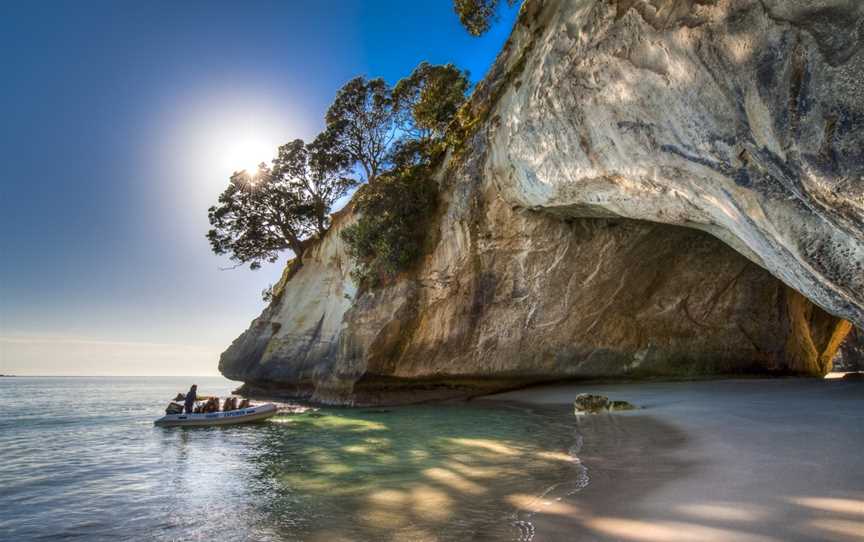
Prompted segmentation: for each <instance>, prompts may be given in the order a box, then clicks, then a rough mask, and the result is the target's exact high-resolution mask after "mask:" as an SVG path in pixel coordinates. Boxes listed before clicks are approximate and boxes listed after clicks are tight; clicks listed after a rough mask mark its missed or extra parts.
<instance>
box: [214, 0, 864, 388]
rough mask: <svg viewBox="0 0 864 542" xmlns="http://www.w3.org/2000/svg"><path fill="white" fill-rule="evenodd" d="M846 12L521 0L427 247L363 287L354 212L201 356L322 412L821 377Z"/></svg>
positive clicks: (858, 68)
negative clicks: (629, 383) (356, 269)
mask: <svg viewBox="0 0 864 542" xmlns="http://www.w3.org/2000/svg"><path fill="white" fill-rule="evenodd" d="M861 6H862V5H861V4H859V2H856V1H854V0H846V1H843V0H823V1H813V2H810V1H804V0H800V1H779V0H761V1H759V0H737V1H731V0H728V1H727V0H716V1H715V0H692V1H683V2H682V1H672V0H669V1H663V0H653V1H650V2H649V1H647V0H619V1H617V2H614V1H613V2H610V1H607V0H571V1H545V2H544V1H540V0H528V2H526V4H525V5H524V6H523V9H522V13H521V14H520V19H519V22H518V23H517V25H516V28H515V29H514V31H513V34H512V36H511V38H510V40H509V41H508V43H507V45H506V46H505V49H504V51H502V53H501V55H500V56H499V58H498V60H497V61H496V64H495V65H494V66H493V68H492V69H491V70H490V73H489V74H488V75H487V77H486V79H485V80H484V82H483V83H482V84H481V85H480V86H479V88H478V89H477V91H476V92H475V95H474V97H473V98H472V104H471V109H472V113H473V115H474V117H475V119H476V123H477V126H478V128H477V129H476V131H475V132H474V133H473V135H472V137H471V139H470V140H469V141H468V142H467V144H466V145H467V146H466V148H465V149H463V150H462V152H460V153H459V154H458V156H452V157H450V158H449V159H448V160H447V161H446V163H445V164H444V165H443V166H442V167H441V168H440V170H439V171H438V174H437V175H438V179H437V180H438V181H439V183H440V185H441V187H442V202H441V205H440V209H439V213H438V216H437V217H436V218H437V220H436V221H435V227H434V231H432V232H430V239H429V242H428V250H427V253H426V255H425V256H424V258H423V260H422V261H421V262H419V263H418V265H417V266H416V267H415V268H414V269H413V270H412V271H411V272H409V273H405V274H404V276H401V277H399V278H398V280H395V281H393V282H392V283H390V284H387V285H385V286H383V287H381V288H376V289H373V290H366V291H362V292H358V291H357V289H356V287H355V285H354V284H353V283H352V281H351V279H350V277H349V273H350V268H351V261H350V259H349V258H348V257H347V256H346V254H345V250H344V246H343V245H342V242H341V239H340V237H339V232H340V231H341V230H342V229H343V228H344V227H345V226H346V225H348V224H350V223H351V222H352V221H353V220H354V219H355V216H354V214H353V211H352V210H351V208H350V207H349V208H348V209H347V210H345V211H343V212H342V213H340V215H339V216H337V217H335V219H334V224H333V227H332V229H331V230H330V232H329V233H328V235H327V236H325V238H324V239H323V240H322V242H321V243H320V244H318V245H317V246H315V247H313V248H310V249H309V250H308V251H307V253H306V254H305V255H304V265H303V266H302V267H301V268H299V269H297V270H294V269H292V270H290V274H291V276H290V280H287V281H286V282H285V284H284V288H282V289H281V292H280V293H279V295H278V296H277V297H276V299H275V300H274V301H273V303H272V304H271V305H270V306H269V307H268V308H267V309H265V311H264V313H263V314H262V315H261V316H260V317H259V318H258V319H256V320H255V321H254V322H253V324H252V326H251V327H250V329H249V330H247V331H246V332H245V333H244V334H243V335H241V337H240V338H238V339H237V340H236V341H235V342H234V344H232V345H231V347H230V348H229V349H228V350H227V351H226V352H225V353H224V354H223V356H222V359H221V362H220V370H221V371H222V372H223V374H225V375H226V376H228V377H230V378H235V379H239V380H243V381H246V382H247V383H249V384H251V385H252V386H255V387H259V388H267V389H269V390H270V391H273V392H278V393H283V394H287V395H300V396H308V397H312V398H313V399H315V400H319V401H330V402H339V403H352V402H384V401H405V400H414V399H418V398H423V397H426V396H442V395H447V394H466V393H477V392H482V391H486V390H491V389H498V388H504V387H511V386H516V385H520V384H523V383H527V382H533V381H542V380H550V379H558V378H564V377H580V376H591V377H598V376H601V377H602V376H624V375H631V376H638V375H653V374H656V375H699V374H716V373H730V372H745V371H757V372H771V371H778V372H799V373H810V374H818V373H820V372H823V371H825V370H827V369H828V368H829V367H830V360H831V359H832V357H833V355H834V352H835V351H836V349H837V348H838V347H839V344H840V343H841V342H842V339H843V336H844V335H845V334H846V333H848V331H849V329H850V328H851V325H850V324H849V323H847V322H845V321H843V320H841V319H840V318H846V319H849V320H851V321H852V322H854V323H856V324H858V325H859V326H860V325H861V324H864V290H862V281H864V279H862V275H861V269H862V263H864V232H862V224H864V221H862V219H864V177H862V175H864V132H862V131H861V130H860V127H861V126H862V122H864V64H862V63H864V53H862V48H861V46H860V45H861V41H860V37H859V36H861V35H862V33H864V8H862V7H861ZM721 240H722V241H721ZM286 278H288V277H286ZM799 292H800V293H799ZM802 294H803V295H802ZM814 303H815V305H814ZM826 311H827V312H826ZM832 315H833V316H832ZM422 392H428V393H427V394H424V393H422Z"/></svg>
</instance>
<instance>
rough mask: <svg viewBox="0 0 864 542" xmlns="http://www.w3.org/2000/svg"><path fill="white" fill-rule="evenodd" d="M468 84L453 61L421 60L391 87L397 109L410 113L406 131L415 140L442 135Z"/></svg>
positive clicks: (465, 77) (459, 104)
mask: <svg viewBox="0 0 864 542" xmlns="http://www.w3.org/2000/svg"><path fill="white" fill-rule="evenodd" d="M469 87H470V83H469V81H468V72H465V71H462V70H460V69H459V68H457V67H456V66H454V65H453V64H446V65H437V66H436V65H433V64H429V63H428V62H421V63H420V64H419V65H418V66H417V67H416V68H414V71H413V72H411V75H409V76H408V77H406V78H404V79H402V80H400V81H399V82H398V83H396V86H395V87H394V88H393V100H394V102H395V105H396V107H397V109H399V110H400V111H404V112H405V113H407V114H409V115H410V119H408V122H407V123H406V125H407V126H406V132H407V133H409V134H410V135H411V136H413V137H415V138H417V139H428V138H432V137H443V136H444V132H445V131H446V130H447V126H448V125H449V124H450V121H451V120H452V119H453V117H454V115H456V111H458V110H459V107H460V106H461V105H462V103H463V102H464V101H465V94H466V93H467V92H468V88H469Z"/></svg>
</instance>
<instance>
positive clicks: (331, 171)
mask: <svg viewBox="0 0 864 542" xmlns="http://www.w3.org/2000/svg"><path fill="white" fill-rule="evenodd" d="M349 165H350V159H349V157H348V156H347V155H346V154H345V153H344V152H342V150H341V149H340V148H339V147H338V146H337V145H335V144H334V143H333V142H332V141H331V139H330V135H329V134H327V133H322V134H320V135H319V136H318V137H317V138H315V141H313V142H312V143H310V144H309V145H306V144H305V143H304V142H303V140H302V139H295V140H294V141H292V142H290V143H286V144H285V145H282V146H281V147H279V152H278V155H277V156H276V158H275V159H274V160H273V170H272V175H273V176H274V177H276V178H278V180H279V181H280V182H282V183H284V184H285V185H286V186H287V187H288V188H289V189H290V190H291V191H292V192H293V193H295V194H297V196H298V197H299V198H300V199H301V200H303V201H304V202H305V203H306V204H307V205H308V206H309V209H310V211H311V213H312V217H311V218H312V220H314V222H315V227H316V229H317V230H318V234H319V235H324V232H326V231H327V227H328V226H329V218H330V208H331V207H332V206H333V203H334V202H335V201H336V200H337V199H339V198H341V197H342V196H344V195H345V194H346V193H347V192H348V190H350V189H351V188H353V187H354V186H356V185H357V181H355V180H354V179H351V178H350V177H347V173H348V167H349Z"/></svg>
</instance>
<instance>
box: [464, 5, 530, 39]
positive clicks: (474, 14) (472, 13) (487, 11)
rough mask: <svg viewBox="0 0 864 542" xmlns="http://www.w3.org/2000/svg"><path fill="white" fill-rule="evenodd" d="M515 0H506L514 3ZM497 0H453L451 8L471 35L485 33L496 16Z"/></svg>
mask: <svg viewBox="0 0 864 542" xmlns="http://www.w3.org/2000/svg"><path fill="white" fill-rule="evenodd" d="M515 3H516V0H507V4H508V5H511V6H512V5H514V4H515ZM498 5H499V0H453V10H454V11H455V12H456V15H458V16H459V21H460V22H461V23H462V26H464V27H465V30H467V31H468V33H469V34H471V35H472V36H481V35H483V34H485V33H486V32H487V31H488V30H489V27H490V26H492V23H494V22H495V21H496V19H497V17H498Z"/></svg>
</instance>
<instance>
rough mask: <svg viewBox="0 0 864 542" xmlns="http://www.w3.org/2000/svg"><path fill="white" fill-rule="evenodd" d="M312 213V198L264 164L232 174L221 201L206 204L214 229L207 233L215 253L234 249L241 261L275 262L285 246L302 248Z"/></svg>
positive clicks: (254, 266) (234, 255)
mask: <svg viewBox="0 0 864 542" xmlns="http://www.w3.org/2000/svg"><path fill="white" fill-rule="evenodd" d="M313 216H314V213H313V209H312V207H311V206H310V205H309V204H308V202H307V201H304V200H303V198H301V197H300V195H299V194H298V193H297V192H296V191H295V190H293V189H292V188H291V187H290V186H288V184H287V183H284V182H281V181H280V180H279V178H278V177H276V176H274V175H272V172H271V170H270V168H269V167H268V166H267V165H266V164H261V165H260V166H259V167H258V171H257V172H256V173H255V174H254V175H253V174H249V173H247V172H246V171H240V172H237V173H234V175H232V176H231V179H230V180H229V182H228V187H227V188H226V189H225V191H224V192H222V194H220V196H219V204H218V205H215V206H213V207H210V209H208V212H207V217H208V219H209V220H210V225H211V226H213V229H211V230H210V231H209V232H208V233H207V239H209V241H210V247H211V248H212V250H213V252H215V253H216V254H230V257H231V260H233V261H236V262H238V264H246V263H249V264H250V267H251V268H252V269H258V268H259V267H261V263H263V262H265V261H266V262H275V261H276V259H277V258H278V257H279V252H280V251H282V250H285V249H291V250H293V251H294V252H295V253H297V254H300V253H302V249H303V243H302V239H303V238H304V237H306V236H308V235H309V234H310V233H311V232H312V231H313V228H314V218H313Z"/></svg>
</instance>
